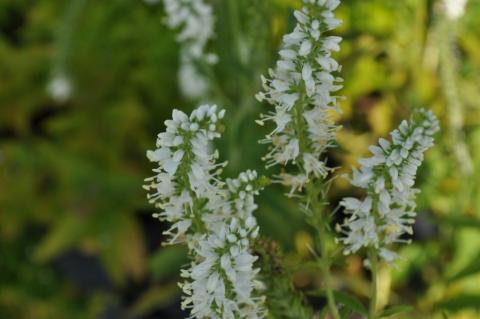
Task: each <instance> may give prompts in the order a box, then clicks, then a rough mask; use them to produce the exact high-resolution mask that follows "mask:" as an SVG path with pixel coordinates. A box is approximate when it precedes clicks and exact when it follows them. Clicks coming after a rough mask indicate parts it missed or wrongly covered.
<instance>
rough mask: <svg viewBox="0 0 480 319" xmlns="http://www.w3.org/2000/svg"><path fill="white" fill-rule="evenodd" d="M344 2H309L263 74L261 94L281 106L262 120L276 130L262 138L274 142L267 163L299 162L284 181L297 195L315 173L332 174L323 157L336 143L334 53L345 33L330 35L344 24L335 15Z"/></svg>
mask: <svg viewBox="0 0 480 319" xmlns="http://www.w3.org/2000/svg"><path fill="white" fill-rule="evenodd" d="M339 4H340V1H339V0H304V6H303V8H302V10H300V11H295V13H294V14H295V18H296V20H297V25H296V27H295V29H294V31H293V32H292V33H290V34H288V35H286V36H284V38H283V44H282V49H281V50H280V59H279V60H278V61H277V65H276V68H275V69H274V70H272V69H271V70H269V76H268V77H262V80H263V86H264V91H263V92H260V93H258V94H257V98H258V99H259V100H260V101H263V100H265V101H267V102H268V103H269V104H271V105H272V106H274V107H275V110H274V111H272V112H270V113H268V114H266V115H262V117H261V120H259V121H257V122H258V123H259V124H261V125H263V123H264V122H265V121H273V122H274V123H275V125H276V128H275V129H274V130H273V131H272V132H271V133H270V134H269V135H267V136H266V138H265V139H264V140H262V141H261V142H263V143H268V144H271V147H270V152H269V153H268V154H267V155H266V156H265V160H266V161H267V166H273V165H277V164H280V165H284V166H286V165H287V164H288V163H292V164H296V165H297V167H298V169H296V170H295V171H293V172H288V173H284V174H281V175H280V176H279V181H280V182H281V183H283V184H284V185H286V186H289V187H291V189H292V191H291V193H290V194H291V195H293V193H294V192H296V191H301V190H302V188H303V186H304V185H305V183H307V182H308V181H309V180H310V179H311V178H312V177H314V178H324V177H325V176H326V175H327V173H328V168H327V167H326V166H325V162H324V161H323V160H322V159H321V156H322V154H323V153H324V152H325V151H326V149H327V148H329V147H331V146H332V145H333V141H334V139H335V132H336V129H337V127H336V125H335V123H334V122H333V120H332V118H331V111H338V108H337V97H336V96H334V95H333V93H334V92H335V91H338V90H339V89H340V88H341V85H340V84H339V83H340V82H342V79H341V78H339V77H336V76H335V75H334V74H335V73H337V72H338V71H340V69H341V67H340V65H339V64H338V62H337V61H336V60H335V59H334V58H332V52H334V51H339V50H340V47H339V43H340V41H341V38H340V37H337V36H326V35H325V33H327V32H328V31H330V30H332V29H334V28H336V27H337V26H338V25H340V23H341V22H340V20H337V19H336V18H335V17H334V15H333V10H334V9H335V8H336V7H337V6H338V5H339Z"/></svg>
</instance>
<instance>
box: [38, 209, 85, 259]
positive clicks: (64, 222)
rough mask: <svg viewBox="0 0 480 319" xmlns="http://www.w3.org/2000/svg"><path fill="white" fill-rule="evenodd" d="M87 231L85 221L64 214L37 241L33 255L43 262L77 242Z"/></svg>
mask: <svg viewBox="0 0 480 319" xmlns="http://www.w3.org/2000/svg"><path fill="white" fill-rule="evenodd" d="M86 232H87V230H86V225H85V221H84V220H83V219H82V218H80V217H77V216H75V215H68V214H67V215H66V216H65V217H64V218H63V219H61V220H59V221H58V222H57V224H56V225H55V226H54V227H53V229H52V230H51V231H50V232H49V233H48V234H47V236H46V237H45V238H43V239H42V241H41V242H40V243H39V245H38V246H37V247H36V249H35V253H34V257H35V259H36V260H37V261H40V262H45V261H47V260H49V259H51V258H53V257H55V256H57V255H58V254H60V253H61V252H63V251H65V250H67V249H68V248H70V247H72V246H75V245H76V244H78V243H79V241H80V240H81V238H82V236H84V235H85V233H86Z"/></svg>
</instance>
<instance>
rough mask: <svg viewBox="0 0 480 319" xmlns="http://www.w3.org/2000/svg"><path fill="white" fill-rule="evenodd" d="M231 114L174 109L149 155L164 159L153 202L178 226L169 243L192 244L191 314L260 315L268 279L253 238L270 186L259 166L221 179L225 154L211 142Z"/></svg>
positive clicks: (187, 272) (187, 273) (187, 304)
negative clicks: (262, 277)
mask: <svg viewBox="0 0 480 319" xmlns="http://www.w3.org/2000/svg"><path fill="white" fill-rule="evenodd" d="M223 116H224V111H219V110H218V109H217V107H216V106H208V105H204V106H200V107H199V108H197V109H196V110H195V111H193V112H192V114H191V115H190V116H187V115H186V114H185V113H183V112H181V111H178V110H174V111H173V116H172V117H173V118H172V120H168V121H166V122H165V125H166V128H167V129H166V132H163V133H160V134H159V136H158V140H157V149H156V150H155V151H149V152H148V153H147V156H148V158H149V159H150V160H151V161H153V162H156V163H158V165H159V167H158V168H157V169H155V170H154V171H155V173H156V175H155V176H154V177H151V178H148V179H147V180H146V181H147V185H146V189H147V190H150V191H151V193H150V194H149V195H148V198H149V200H150V202H152V203H156V205H157V206H158V207H159V208H161V209H162V212H161V213H159V214H155V215H154V216H155V217H159V218H160V219H162V220H166V221H168V222H170V223H171V224H172V226H171V228H170V229H169V230H167V231H166V234H167V235H169V236H171V238H170V240H169V243H177V242H185V243H186V244H187V246H188V248H189V251H190V256H191V258H192V262H191V264H190V265H189V267H188V268H187V269H184V270H182V277H183V278H184V279H185V281H184V282H183V283H181V287H182V290H183V292H184V294H185V297H184V301H183V303H182V306H183V308H189V309H191V317H192V318H222V319H223V318H224V319H229V318H232V319H233V318H261V317H263V316H264V313H265V311H264V308H263V301H264V299H263V297H262V296H261V295H260V291H261V289H262V284H261V283H260V282H259V281H257V279H256V277H257V273H258V271H259V270H258V269H256V268H255V267H254V262H255V261H256V259H257V257H255V256H254V255H252V253H251V243H252V241H253V240H255V238H256V237H257V236H258V232H259V228H258V225H257V222H256V219H255V217H254V216H253V212H254V211H255V209H256V208H257V205H256V204H255V201H254V196H256V195H258V193H259V191H260V190H261V189H262V188H263V186H264V184H265V183H264V181H263V180H262V179H259V178H258V176H257V173H256V172H255V171H246V172H243V173H241V174H240V175H239V177H238V178H236V179H227V180H226V182H222V181H221V180H220V177H219V173H220V167H221V166H223V165H224V163H221V164H216V163H215V161H216V159H217V157H218V152H216V151H212V149H211V146H210V142H211V141H212V140H213V139H215V138H217V137H219V136H220V134H219V133H218V129H219V125H218V123H219V120H220V119H222V118H223Z"/></svg>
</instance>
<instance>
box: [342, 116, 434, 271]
mask: <svg viewBox="0 0 480 319" xmlns="http://www.w3.org/2000/svg"><path fill="white" fill-rule="evenodd" d="M438 130H439V124H438V120H437V119H436V117H435V116H434V115H433V113H432V112H429V111H426V110H423V109H421V110H418V111H416V112H415V113H414V114H413V115H412V118H411V119H410V121H408V122H407V121H403V122H402V123H401V124H400V126H399V128H398V129H396V130H394V131H393V132H391V133H390V135H391V137H392V141H391V142H390V141H387V140H385V139H382V138H381V139H380V140H379V143H378V144H379V145H378V146H373V145H372V146H370V148H369V149H370V151H371V152H372V154H373V156H372V157H370V158H366V159H360V160H359V161H358V162H359V163H360V169H359V170H356V169H354V170H353V174H352V178H351V183H352V185H355V186H357V187H360V188H363V189H365V190H366V192H367V196H366V197H365V199H364V200H358V199H356V198H351V197H347V198H344V199H343V200H342V201H341V202H340V205H341V206H342V207H344V209H345V213H346V215H347V216H348V217H347V218H346V219H345V221H344V223H343V225H341V226H339V228H340V229H339V230H340V232H341V234H342V235H343V236H342V237H340V241H341V242H342V243H343V244H344V245H345V248H344V252H345V254H351V253H355V252H357V251H358V250H360V249H361V248H362V247H371V248H374V249H376V250H378V253H379V255H380V256H381V257H382V258H383V259H384V260H385V261H387V262H392V261H393V260H394V259H395V258H396V257H397V254H396V253H394V252H393V251H391V250H390V249H389V247H390V245H391V244H394V243H402V242H406V241H405V240H403V239H401V237H402V236H403V235H404V234H409V235H411V234H412V232H413V230H412V224H413V223H414V221H415V219H414V218H415V216H416V212H415V208H416V204H415V194H416V193H418V190H417V189H415V188H413V186H414V184H415V175H416V173H417V169H418V167H419V166H420V165H421V163H422V161H423V154H424V152H425V151H426V150H427V149H429V148H430V147H432V146H433V135H434V134H435V133H436V132H437V131H438ZM407 242H408V241H407Z"/></svg>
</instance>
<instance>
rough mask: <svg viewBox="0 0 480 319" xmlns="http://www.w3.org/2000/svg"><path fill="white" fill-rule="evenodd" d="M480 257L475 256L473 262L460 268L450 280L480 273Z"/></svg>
mask: <svg viewBox="0 0 480 319" xmlns="http://www.w3.org/2000/svg"><path fill="white" fill-rule="evenodd" d="M479 258H480V255H478V256H477V257H475V258H473V260H472V262H471V263H470V264H469V265H467V266H466V267H465V268H464V269H462V270H460V271H459V272H458V273H456V274H455V275H453V276H451V277H450V278H449V279H448V280H449V281H450V282H452V281H455V280H460V279H463V278H465V277H468V276H471V275H475V274H477V273H480V263H479V262H478V260H479Z"/></svg>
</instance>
